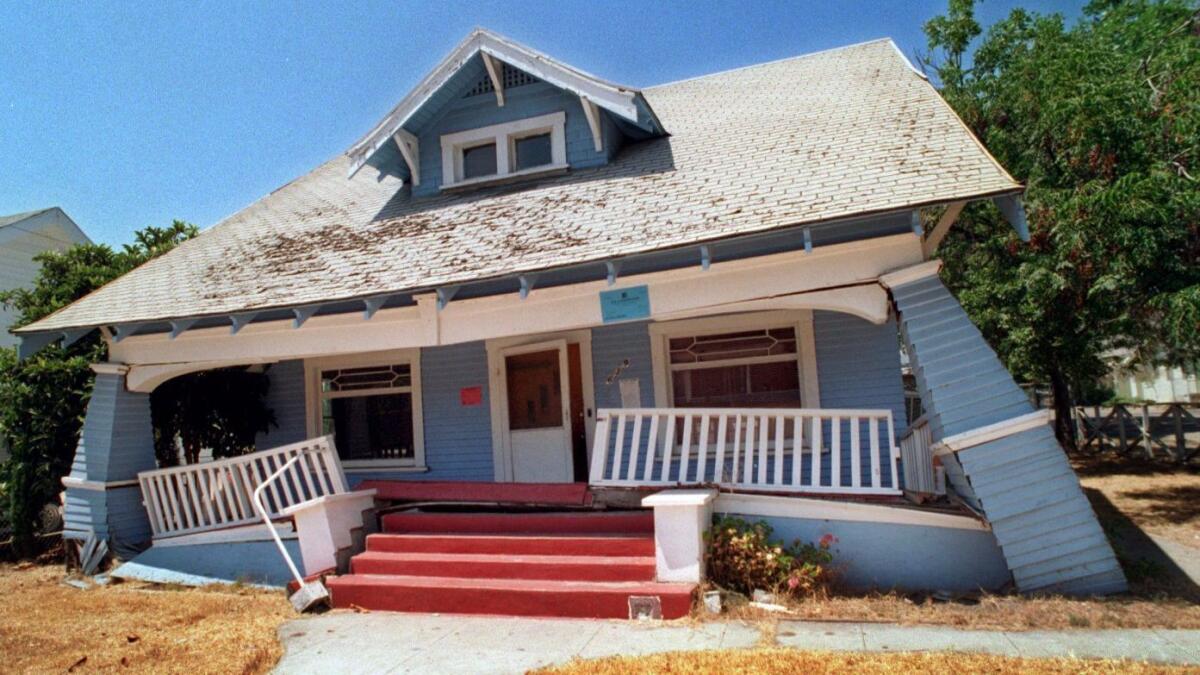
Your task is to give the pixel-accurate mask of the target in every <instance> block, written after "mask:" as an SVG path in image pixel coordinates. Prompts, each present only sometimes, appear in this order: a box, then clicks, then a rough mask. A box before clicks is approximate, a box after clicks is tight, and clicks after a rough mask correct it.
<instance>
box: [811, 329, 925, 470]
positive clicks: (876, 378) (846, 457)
mask: <svg viewBox="0 0 1200 675" xmlns="http://www.w3.org/2000/svg"><path fill="white" fill-rule="evenodd" d="M813 334H814V338H813V339H814V341H815V342H816V349H817V378H818V383H819V385H820V391H821V400H820V402H819V404H820V407H822V408H868V409H884V410H890V411H892V420H893V423H894V425H895V431H896V438H899V437H900V435H903V433H904V431H905V429H906V428H907V423H906V420H905V414H904V383H903V381H902V379H901V377H900V350H899V347H898V345H897V343H896V324H895V322H893V321H891V320H889V321H887V322H886V323H883V324H881V325H878V326H877V325H875V324H872V323H871V322H869V321H866V320H864V319H861V318H859V317H856V316H853V315H850V314H842V313H839V312H826V311H817V312H813ZM805 405H808V404H807V403H806V404H805ZM828 434H829V431H828V429H826V430H825V438H828V437H829V436H828ZM879 437H880V439H883V438H886V437H887V432H886V429H883V428H882V427H881V430H880V434H879ZM868 438H869V436H868V435H867V431H866V427H865V426H864V428H863V430H862V431H861V432H860V439H861V442H862V443H863V445H864V447H863V454H862V456H861V457H860V460H861V468H862V476H861V480H862V481H863V484H870V478H871V459H870V455H869V453H868V452H867V449H866V447H865V444H866V442H867V439H868ZM893 440H895V439H893ZM881 444H882V443H881ZM841 447H842V459H841V467H842V484H843V485H847V486H848V485H850V478H851V476H850V466H851V465H850V461H851V448H850V434H849V430H846V431H845V432H844V433H843V434H842V444H841ZM890 462H891V459H890V458H889V457H888V454H887V451H886V449H883V450H881V452H880V467H881V475H882V476H883V484H884V487H892V485H891V480H892V479H891V472H890V471H889V470H887V467H888V466H889V463H890ZM810 463H811V458H810V457H806V458H805V462H804V468H803V471H802V474H803V478H804V479H805V480H807V479H808V477H809V476H810V474H809V464H810ZM831 470H832V467H831V463H830V459H829V455H825V456H824V457H823V458H822V461H821V473H822V482H823V483H824V484H828V482H829V479H830V471H831Z"/></svg>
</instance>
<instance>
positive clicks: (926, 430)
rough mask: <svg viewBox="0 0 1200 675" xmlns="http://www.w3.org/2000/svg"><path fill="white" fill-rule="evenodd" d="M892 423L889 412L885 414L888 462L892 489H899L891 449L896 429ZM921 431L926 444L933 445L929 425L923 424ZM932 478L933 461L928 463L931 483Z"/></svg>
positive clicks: (893, 444)
mask: <svg viewBox="0 0 1200 675" xmlns="http://www.w3.org/2000/svg"><path fill="white" fill-rule="evenodd" d="M892 425H893V421H892V416H891V415H890V414H889V415H888V416H887V451H888V464H889V465H891V467H892V489H893V490H899V489H900V481H899V479H898V477H897V476H896V456H895V452H894V450H893V448H894V447H895V443H896V430H895V428H894V427H893V426H892ZM922 433H924V434H925V438H926V439H928V440H927V443H928V445H933V438H932V437H931V436H930V435H929V434H930V433H932V432H931V431H930V430H929V425H925V428H924V429H923V430H922ZM934 480H935V478H934V476H933V463H932V462H930V464H929V484H930V485H932V484H933V482H934Z"/></svg>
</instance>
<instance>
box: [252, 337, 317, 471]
mask: <svg viewBox="0 0 1200 675" xmlns="http://www.w3.org/2000/svg"><path fill="white" fill-rule="evenodd" d="M267 377H268V378H269V379H270V382H271V388H270V389H268V390H267V401H266V403H267V406H268V407H269V408H271V410H273V411H274V412H275V424H276V425H278V426H275V427H272V428H271V429H270V430H268V431H267V433H265V434H259V435H258V437H257V438H256V439H255V445H256V446H257V447H258V449H259V450H267V449H270V448H277V447H279V446H281V445H288V444H290V443H299V442H300V441H303V440H305V439H307V438H308V433H307V429H308V425H307V423H306V418H307V415H308V411H307V409H306V406H305V397H304V361H302V360H299V359H297V360H293V361H280V362H279V363H276V364H273V365H271V366H270V368H268V369H267Z"/></svg>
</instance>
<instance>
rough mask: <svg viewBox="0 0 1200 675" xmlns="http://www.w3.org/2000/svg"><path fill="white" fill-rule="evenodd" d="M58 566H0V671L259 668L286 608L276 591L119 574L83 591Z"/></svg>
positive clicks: (270, 660) (270, 658)
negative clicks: (125, 578) (164, 583)
mask: <svg viewBox="0 0 1200 675" xmlns="http://www.w3.org/2000/svg"><path fill="white" fill-rule="evenodd" d="M62 578H63V568H62V567H61V566H59V565H52V566H33V567H25V568H18V567H14V566H12V565H0V597H2V598H3V608H2V609H0V655H2V657H0V658H2V659H3V663H0V670H4V671H5V672H18V673H26V672H28V673H33V672H37V673H44V672H60V673H61V672H68V671H69V672H80V673H83V672H108V671H114V670H118V669H119V670H121V671H122V672H133V673H138V672H143V673H149V672H155V673H189V674H197V673H263V672H266V671H267V670H269V669H271V668H272V667H273V666H274V665H275V663H276V662H277V661H278V660H279V657H280V655H281V654H282V647H281V646H280V645H279V642H278V641H277V640H276V634H275V631H276V629H277V628H278V626H279V624H280V623H282V622H283V621H285V620H287V619H289V618H291V617H292V612H291V608H290V606H289V605H288V602H287V600H286V599H285V598H284V597H283V594H282V593H270V592H265V591H260V590H254V589H248V588H238V587H209V588H199V589H163V588H156V587H153V586H150V585H147V584H140V583H123V584H113V585H109V586H101V587H94V588H90V589H88V590H80V589H77V588H72V587H69V586H65V585H63V584H62V583H61V580H62Z"/></svg>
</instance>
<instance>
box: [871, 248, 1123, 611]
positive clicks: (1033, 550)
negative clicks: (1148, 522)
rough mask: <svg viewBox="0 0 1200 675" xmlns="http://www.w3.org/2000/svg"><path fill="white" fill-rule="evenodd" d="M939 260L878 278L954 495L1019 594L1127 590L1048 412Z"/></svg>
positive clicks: (1087, 593)
mask: <svg viewBox="0 0 1200 675" xmlns="http://www.w3.org/2000/svg"><path fill="white" fill-rule="evenodd" d="M940 267H941V263H940V261H930V262H927V263H922V264H921V265H917V266H915V267H910V268H907V269H903V270H899V271H897V272H893V273H890V274H887V275H884V276H883V277H881V278H880V282H881V283H882V284H883V285H884V286H885V287H887V288H888V289H889V290H890V291H891V294H892V300H893V303H894V305H895V308H896V311H897V314H898V315H899V324H900V335H901V339H902V340H903V341H904V345H905V347H906V348H907V350H908V357H909V363H910V365H911V367H912V372H913V375H914V377H915V378H916V381H917V386H918V389H919V390H920V394H921V403H922V405H923V406H924V408H925V413H926V415H927V417H928V419H929V420H930V422H929V424H930V430H931V431H932V434H933V442H934V448H935V452H937V453H938V454H940V455H941V456H942V461H943V463H944V464H945V465H946V468H947V475H948V477H949V479H950V482H951V484H952V485H953V487H954V489H955V492H957V493H958V494H959V495H960V496H962V497H963V498H964V499H965V500H966V501H968V502H969V503H971V504H972V505H973V506H975V507H976V508H978V509H979V510H980V511H982V512H983V514H984V516H985V517H986V518H987V520H988V522H990V523H991V526H992V532H993V534H995V536H996V540H997V542H998V543H999V544H1000V548H1001V550H1002V551H1003V552H1004V557H1005V560H1006V561H1007V563H1008V568H1009V570H1010V571H1011V572H1012V574H1013V579H1014V580H1015V581H1016V584H1017V588H1018V589H1019V590H1020V591H1022V592H1035V591H1036V592H1056V593H1067V594H1075V595H1091V594H1104V593H1115V592H1120V591H1123V590H1125V588H1126V584H1125V575H1124V573H1123V572H1122V571H1121V567H1120V565H1119V564H1118V563H1117V560H1116V557H1115V556H1114V555H1113V550H1112V546H1111V545H1110V544H1109V542H1108V539H1107V538H1106V537H1105V535H1104V531H1103V530H1102V529H1101V527H1100V523H1099V521H1097V520H1096V516H1095V513H1094V512H1093V511H1092V507H1091V504H1090V503H1089V502H1088V500H1087V497H1086V496H1084V494H1083V490H1082V489H1081V488H1080V487H1079V479H1078V478H1077V477H1076V475H1075V472H1074V470H1073V469H1072V468H1071V465H1070V463H1069V462H1068V461H1067V456H1066V453H1064V452H1063V450H1062V448H1061V447H1060V446H1059V444H1058V441H1057V439H1055V437H1054V432H1053V430H1052V429H1051V428H1050V425H1049V424H1048V423H1047V421H1048V419H1049V418H1048V417H1047V416H1046V415H1044V413H1039V412H1035V411H1034V409H1033V406H1032V405H1031V404H1030V403H1029V399H1028V397H1027V396H1026V395H1025V393H1024V392H1023V391H1022V390H1021V388H1020V387H1019V386H1017V383H1016V382H1015V381H1014V380H1013V378H1012V375H1010V374H1009V372H1008V371H1007V370H1006V369H1005V368H1004V365H1003V364H1002V363H1001V362H1000V359H999V358H998V357H997V356H996V353H995V352H994V351H992V349H991V347H990V346H989V345H988V344H987V342H986V341H985V340H984V339H983V335H982V334H981V333H980V332H979V329H978V328H976V327H975V325H974V324H972V323H971V320H970V318H968V317H967V313H966V312H965V311H964V310H963V308H962V306H961V305H959V304H958V301H957V300H956V299H955V298H954V296H953V295H951V294H950V291H949V290H947V289H946V287H945V286H944V285H942V282H941V280H939V279H938V276H937V272H938V270H939V269H940Z"/></svg>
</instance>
